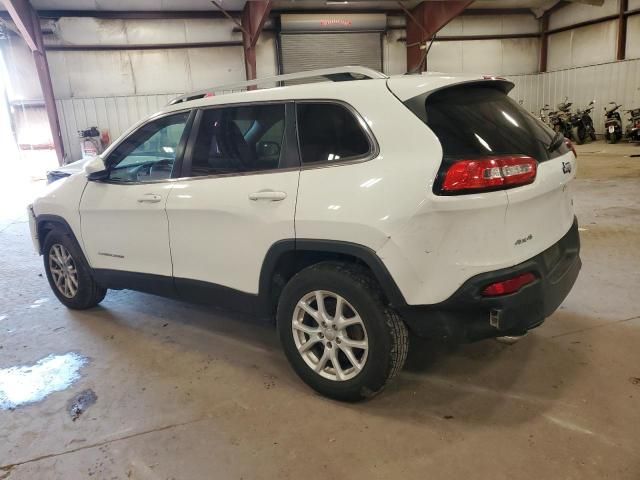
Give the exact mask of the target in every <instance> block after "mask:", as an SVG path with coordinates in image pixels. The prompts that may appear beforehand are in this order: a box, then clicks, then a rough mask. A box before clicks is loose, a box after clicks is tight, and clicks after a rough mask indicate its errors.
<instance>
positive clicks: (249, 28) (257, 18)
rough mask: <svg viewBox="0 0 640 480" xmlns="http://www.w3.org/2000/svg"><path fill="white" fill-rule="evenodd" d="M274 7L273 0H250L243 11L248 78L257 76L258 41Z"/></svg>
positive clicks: (243, 38) (251, 78)
mask: <svg viewBox="0 0 640 480" xmlns="http://www.w3.org/2000/svg"><path fill="white" fill-rule="evenodd" d="M272 7H273V0H249V1H248V2H247V3H246V4H245V6H244V10H243V11H242V43H243V46H244V66H245V72H246V75H247V80H254V79H255V78H257V77H256V75H257V71H256V43H257V42H258V38H259V37H260V33H261V32H262V27H264V22H266V20H267V18H269V13H270V12H271V8H272ZM250 88H255V86H253V87H250Z"/></svg>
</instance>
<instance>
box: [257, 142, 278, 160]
mask: <svg viewBox="0 0 640 480" xmlns="http://www.w3.org/2000/svg"><path fill="white" fill-rule="evenodd" d="M257 150H258V155H259V156H260V157H275V156H277V155H280V145H278V144H277V143H276V142H259V143H258V148H257Z"/></svg>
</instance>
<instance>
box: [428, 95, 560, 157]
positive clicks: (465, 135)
mask: <svg viewBox="0 0 640 480" xmlns="http://www.w3.org/2000/svg"><path fill="white" fill-rule="evenodd" d="M424 109H425V115H424V118H425V119H426V123H427V125H429V128H431V130H433V132H434V133H435V134H436V135H437V137H438V139H439V140H440V143H441V144H442V149H443V154H444V160H445V162H450V161H457V160H464V159H476V158H482V157H488V156H495V155H527V156H530V157H532V158H535V159H536V160H538V161H539V162H543V161H545V160H548V159H549V158H553V157H554V156H557V155H559V154H563V153H566V152H567V151H568V148H567V147H566V146H565V145H564V143H562V144H561V145H560V146H559V147H558V149H557V150H556V151H555V152H552V153H549V152H548V151H547V148H548V146H549V145H550V144H551V142H552V140H553V137H554V135H555V132H554V131H553V130H551V129H550V128H549V127H547V126H546V125H544V124H543V123H542V122H540V121H539V120H538V119H536V118H535V117H533V115H531V114H530V113H529V112H527V111H526V110H524V109H523V108H522V107H521V106H520V105H518V104H517V103H516V102H514V101H513V100H512V99H511V98H509V97H508V96H507V95H506V94H505V93H503V92H502V91H501V90H499V89H498V88H496V87H495V86H491V85H466V86H459V87H452V88H447V89H444V90H441V91H439V92H435V93H433V94H431V95H429V96H427V98H426V100H425V101H424Z"/></svg>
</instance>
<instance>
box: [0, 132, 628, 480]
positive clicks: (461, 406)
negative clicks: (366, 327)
mask: <svg viewBox="0 0 640 480" xmlns="http://www.w3.org/2000/svg"><path fill="white" fill-rule="evenodd" d="M579 152H580V153H579V154H580V157H579V180H577V181H576V182H575V202H576V208H577V211H578V216H579V219H580V222H581V227H582V229H583V230H582V232H581V235H582V241H583V250H582V258H583V263H584V267H583V270H582V273H581V275H580V277H579V279H578V282H577V284H576V286H575V287H574V290H573V292H572V293H571V294H570V296H569V297H568V298H567V300H566V301H565V303H564V305H563V306H562V307H561V308H560V310H559V311H558V312H556V313H555V314H554V315H553V316H552V317H551V318H549V319H548V320H547V322H546V323H545V324H544V325H543V326H542V327H541V328H539V329H537V330H535V332H533V333H532V334H530V335H529V336H528V337H526V338H525V339H524V340H522V341H521V342H520V343H518V344H516V345H513V346H505V345H501V344H498V343H496V342H494V341H492V340H489V341H484V342H480V343H476V344H472V345H464V346H460V347H457V348H445V347H443V346H439V345H434V344H431V343H427V342H423V341H416V342H414V344H413V345H412V347H413V349H412V351H411V353H410V358H409V360H408V364H407V368H406V369H405V371H404V372H403V373H402V374H401V375H400V376H399V378H397V379H396V381H395V382H394V383H392V384H391V385H390V386H389V388H388V389H387V390H386V391H385V392H384V393H383V394H382V395H380V396H378V397H377V398H375V399H373V400H372V401H369V402H366V403H361V404H355V405H352V404H341V403H336V402H333V401H330V400H326V399H324V398H322V397H319V396H318V395H316V394H314V393H313V392H312V391H311V390H309V389H308V388H307V387H306V386H305V385H304V384H303V383H302V382H301V381H299V380H298V379H297V378H296V377H295V376H294V374H293V372H292V371H291V369H290V368H289V366H288V364H287V362H286V360H285V358H284V356H283V354H282V353H281V352H280V349H279V346H278V341H277V339H276V335H275V332H274V330H273V329H272V328H271V327H269V326H266V325H261V324H259V323H256V322H254V321H250V320H247V319H236V318H231V317H230V316H229V315H227V314H220V313H216V312H214V311H212V310H211V309H207V308H203V307H198V306H191V305H187V304H183V303H179V302H176V301H171V300H165V299H162V298H157V297H153V296H149V295H144V294H140V293H135V292H126V291H122V292H111V293H109V295H108V296H107V298H106V300H105V301H104V302H103V304H102V306H101V307H99V308H97V309H95V310H92V311H87V312H73V311H69V310H66V309H65V308H64V307H62V306H61V305H60V304H59V303H58V302H57V301H56V299H55V298H54V296H53V294H52V293H51V292H50V290H49V286H48V285H47V282H46V279H45V278H44V277H43V276H42V272H43V270H42V266H41V259H40V258H39V257H38V256H36V255H35V254H34V253H33V251H32V249H31V244H30V240H29V236H28V229H27V225H26V223H25V221H24V217H20V218H18V219H17V220H14V221H9V222H5V224H4V226H3V228H4V229H2V231H1V233H0V251H1V252H2V257H3V259H2V263H1V264H0V269H1V276H0V368H7V367H12V366H16V365H32V364H34V363H35V362H37V361H38V360H40V359H42V358H43V357H46V356H48V355H50V354H63V353H67V352H76V353H78V354H80V355H84V356H86V357H88V359H89V360H88V363H87V365H85V366H84V367H83V368H82V369H81V370H80V373H81V378H80V379H79V380H78V381H77V382H76V383H74V384H73V385H72V386H71V387H70V388H68V389H66V390H62V391H59V392H56V393H53V394H51V395H50V396H48V397H46V398H45V399H44V400H43V401H41V402H38V403H35V404H32V405H27V406H22V407H18V408H16V409H15V410H4V411H1V410H0V479H6V478H10V479H11V480H17V479H41V478H46V479H50V478H52V479H53V478H55V479H80V478H100V479H103V478H104V479H125V478H134V479H172V478H173V479H202V478H216V479H227V478H229V479H241V478H244V479H262V478H264V479H267V478H269V479H270V478H305V480H311V479H315V478H367V479H376V478H381V479H388V478H420V479H422V478H432V479H433V478H452V479H453V478H465V477H466V478H474V479H484V478H487V479H492V480H497V479H513V478H526V479H546V478H553V479H581V480H583V479H603V478H611V479H620V480H621V479H634V480H637V479H638V478H640V448H639V447H640V348H639V345H640V290H639V286H640V250H639V248H638V247H639V246H640V200H639V197H640V158H630V157H628V156H626V157H625V156H624V155H628V154H630V153H635V154H638V153H640V148H638V147H632V146H618V145H616V146H606V145H604V144H601V143H596V144H591V145H586V146H584V147H581V148H579ZM86 389H91V390H93V391H94V392H95V394H96V395H97V400H96V403H95V404H94V405H92V406H90V407H88V408H87V409H86V411H85V412H84V413H83V414H82V415H81V416H80V417H79V418H78V419H77V420H76V421H73V420H72V418H71V416H70V415H69V413H68V411H67V406H68V402H69V401H70V399H72V398H73V397H74V396H75V395H76V394H78V393H79V392H81V391H84V390H86Z"/></svg>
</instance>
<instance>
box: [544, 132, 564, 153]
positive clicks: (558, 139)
mask: <svg viewBox="0 0 640 480" xmlns="http://www.w3.org/2000/svg"><path fill="white" fill-rule="evenodd" d="M563 141H564V135H563V134H562V133H560V132H556V134H555V136H554V137H553V140H551V143H550V144H549V146H548V147H547V151H549V152H553V151H554V150H555V149H556V148H558V147H559V146H560V145H562V142H563Z"/></svg>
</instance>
